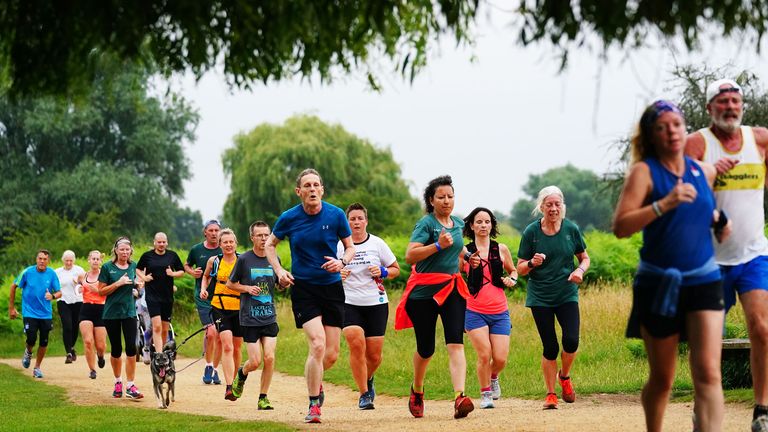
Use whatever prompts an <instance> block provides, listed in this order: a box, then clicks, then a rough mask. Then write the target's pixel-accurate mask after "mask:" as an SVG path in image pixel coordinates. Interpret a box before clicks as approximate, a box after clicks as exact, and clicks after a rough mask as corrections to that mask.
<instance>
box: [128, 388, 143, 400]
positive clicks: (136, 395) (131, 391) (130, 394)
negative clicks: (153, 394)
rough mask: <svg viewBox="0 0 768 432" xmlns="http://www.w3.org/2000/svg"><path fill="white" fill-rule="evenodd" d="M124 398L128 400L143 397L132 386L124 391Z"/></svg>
mask: <svg viewBox="0 0 768 432" xmlns="http://www.w3.org/2000/svg"><path fill="white" fill-rule="evenodd" d="M125 397H127V398H128V399H141V398H143V397H144V395H143V394H141V392H140V391H139V389H137V388H136V385H132V386H130V387H128V390H126V391H125Z"/></svg>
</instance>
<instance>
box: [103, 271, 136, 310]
mask: <svg viewBox="0 0 768 432" xmlns="http://www.w3.org/2000/svg"><path fill="white" fill-rule="evenodd" d="M124 274H127V275H128V277H129V278H130V279H131V280H134V279H136V263H135V262H129V263H128V268H125V269H121V268H119V267H118V266H117V265H115V263H114V262H112V261H107V262H106V263H104V265H102V266H101V272H100V273H99V282H103V283H105V284H107V285H112V284H113V283H115V282H117V281H118V280H119V279H120V278H121V277H123V275H124ZM134 288H136V285H134V284H132V283H130V284H127V285H123V286H121V287H120V288H118V289H116V290H115V291H113V292H112V294H110V295H108V296H107V299H106V301H105V302H104V313H103V314H102V318H103V319H123V318H132V317H135V316H136V302H135V300H134V298H133V289H134Z"/></svg>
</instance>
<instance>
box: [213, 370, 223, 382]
mask: <svg viewBox="0 0 768 432" xmlns="http://www.w3.org/2000/svg"><path fill="white" fill-rule="evenodd" d="M213 383H214V384H216V385H219V384H221V380H220V379H219V371H217V370H216V369H214V370H213Z"/></svg>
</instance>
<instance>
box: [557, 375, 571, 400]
mask: <svg viewBox="0 0 768 432" xmlns="http://www.w3.org/2000/svg"><path fill="white" fill-rule="evenodd" d="M557 380H558V381H560V387H562V388H563V394H562V398H563V400H564V401H565V402H566V403H574V402H576V391H575V390H574V389H573V383H572V382H571V377H568V378H562V377H561V376H560V372H557Z"/></svg>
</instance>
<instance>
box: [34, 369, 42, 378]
mask: <svg viewBox="0 0 768 432" xmlns="http://www.w3.org/2000/svg"><path fill="white" fill-rule="evenodd" d="M32 376H33V377H35V378H42V377H43V371H41V370H40V368H34V369H32Z"/></svg>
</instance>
